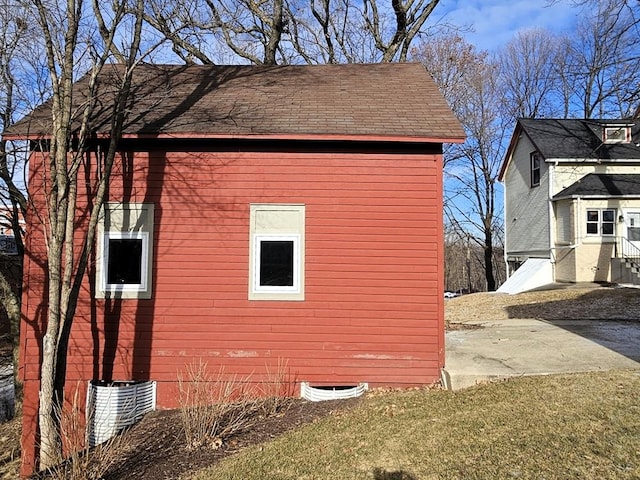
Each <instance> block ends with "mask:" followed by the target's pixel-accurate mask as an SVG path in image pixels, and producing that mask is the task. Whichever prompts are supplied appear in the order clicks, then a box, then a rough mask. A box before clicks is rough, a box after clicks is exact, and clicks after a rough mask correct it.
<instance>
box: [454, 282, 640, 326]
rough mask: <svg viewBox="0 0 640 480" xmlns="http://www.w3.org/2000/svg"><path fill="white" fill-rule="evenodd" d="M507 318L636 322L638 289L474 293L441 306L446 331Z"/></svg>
mask: <svg viewBox="0 0 640 480" xmlns="http://www.w3.org/2000/svg"><path fill="white" fill-rule="evenodd" d="M511 318H534V319H538V320H627V321H640V289H637V288H625V287H616V286H602V287H584V288H582V287H572V288H562V289H556V290H545V291H534V292H524V293H519V294H516V295H508V294H504V293H495V292H490V293H474V294H471V295H463V296H461V297H457V298H452V299H449V300H447V301H446V302H445V320H446V322H447V327H448V328H450V329H454V328H460V327H459V324H465V323H468V322H472V323H473V322H484V321H492V320H508V319H511Z"/></svg>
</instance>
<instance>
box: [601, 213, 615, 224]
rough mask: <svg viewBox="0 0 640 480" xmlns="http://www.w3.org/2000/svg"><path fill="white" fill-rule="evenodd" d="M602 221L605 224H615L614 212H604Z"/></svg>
mask: <svg viewBox="0 0 640 480" xmlns="http://www.w3.org/2000/svg"><path fill="white" fill-rule="evenodd" d="M602 221H603V222H613V210H603V211H602Z"/></svg>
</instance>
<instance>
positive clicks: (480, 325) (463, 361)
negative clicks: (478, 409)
mask: <svg viewBox="0 0 640 480" xmlns="http://www.w3.org/2000/svg"><path fill="white" fill-rule="evenodd" d="M445 344H446V345H445V348H446V356H445V369H444V372H443V380H444V383H446V384H447V387H448V388H450V389H453V390H457V389H460V388H466V387H469V386H472V385H474V384H476V383H482V382H486V381H490V380H498V379H504V378H509V377H517V376H523V375H546V374H552V373H572V372H587V371H602V370H613V369H640V322H619V321H594V320H584V321H579V320H565V321H540V320H533V319H511V320H504V321H490V322H473V323H472V324H465V326H464V327H463V328H462V329H459V330H451V331H448V332H447V333H446V338H445Z"/></svg>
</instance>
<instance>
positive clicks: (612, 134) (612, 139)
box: [604, 126, 631, 143]
mask: <svg viewBox="0 0 640 480" xmlns="http://www.w3.org/2000/svg"><path fill="white" fill-rule="evenodd" d="M630 139H631V128H629V127H627V126H616V127H605V129H604V142H605V143H626V142H629V141H630Z"/></svg>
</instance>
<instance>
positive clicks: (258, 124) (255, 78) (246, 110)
mask: <svg viewBox="0 0 640 480" xmlns="http://www.w3.org/2000/svg"><path fill="white" fill-rule="evenodd" d="M120 77H121V67H119V66H117V65H112V66H107V67H105V69H104V71H103V72H102V74H101V76H100V78H99V92H98V108H97V109H96V114H95V115H94V117H93V118H92V119H91V128H92V130H94V131H95V132H96V133H98V134H100V133H102V132H108V127H109V124H110V117H109V112H110V110H109V108H108V107H109V105H111V103H112V99H113V95H114V94H113V91H114V87H113V85H117V84H118V83H119V82H120ZM75 86H76V90H77V93H76V95H75V102H76V103H77V104H79V105H81V104H82V101H83V94H84V92H86V86H87V80H86V78H85V79H81V80H79V81H78V82H77V83H76V85H75ZM101 107H102V109H101ZM78 111H81V109H78ZM50 132H51V113H50V104H48V103H45V104H44V105H42V106H40V107H38V108H37V109H36V110H34V112H32V114H30V115H29V116H27V117H26V118H25V119H23V120H21V121H19V122H17V123H16V124H15V125H13V126H12V127H10V128H8V129H7V130H6V131H5V135H6V136H11V137H16V138H20V137H21V138H25V137H29V138H33V137H40V136H44V137H46V136H48V135H50V134H51V133H50ZM123 134H124V135H125V136H127V135H130V136H139V135H148V136H155V135H166V136H181V137H188V136H243V137H246V136H252V135H266V136H270V137H281V138H291V137H295V138H300V137H309V136H314V137H316V138H317V137H327V138H335V137H341V138H344V137H348V138H354V137H355V138H372V139H396V140H398V139H403V140H415V141H434V142H442V141H453V142H457V141H462V140H463V139H464V132H463V130H462V127H461V126H460V123H459V122H458V120H457V119H456V118H455V116H454V115H453V113H452V112H451V109H450V108H449V107H448V106H447V104H446V102H445V100H444V98H443V97H442V95H441V94H440V92H439V91H438V88H437V87H436V85H435V83H434V82H433V80H432V79H431V77H430V76H429V74H428V73H427V71H426V70H425V68H424V66H422V65H421V64H419V63H384V64H348V65H285V66H274V67H265V66H261V67H257V66H211V65H207V66H203V65H192V66H178V65H140V66H138V67H136V70H135V72H134V78H133V88H132V99H131V102H130V105H129V109H128V116H127V119H126V121H125V125H124V132H123Z"/></svg>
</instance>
